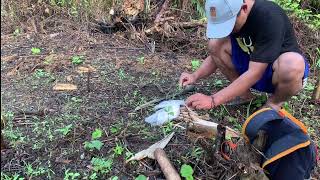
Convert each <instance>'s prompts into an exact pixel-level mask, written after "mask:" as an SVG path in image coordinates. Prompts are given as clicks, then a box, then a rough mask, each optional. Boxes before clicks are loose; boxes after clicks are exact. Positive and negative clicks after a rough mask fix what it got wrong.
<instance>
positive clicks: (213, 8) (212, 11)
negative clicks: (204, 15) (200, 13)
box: [210, 7, 217, 18]
mask: <svg viewBox="0 0 320 180" xmlns="http://www.w3.org/2000/svg"><path fill="white" fill-rule="evenodd" d="M210 15H211V17H213V18H215V17H217V12H216V7H210Z"/></svg>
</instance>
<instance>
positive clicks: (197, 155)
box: [191, 147, 203, 159]
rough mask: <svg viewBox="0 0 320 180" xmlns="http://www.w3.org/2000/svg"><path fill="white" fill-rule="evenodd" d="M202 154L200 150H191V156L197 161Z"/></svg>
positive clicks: (198, 148) (197, 148) (195, 148)
mask: <svg viewBox="0 0 320 180" xmlns="http://www.w3.org/2000/svg"><path fill="white" fill-rule="evenodd" d="M202 153H203V150H202V148H200V147H194V148H192V152H191V156H193V157H195V158H196V159H199V158H200V156H201V154H202Z"/></svg>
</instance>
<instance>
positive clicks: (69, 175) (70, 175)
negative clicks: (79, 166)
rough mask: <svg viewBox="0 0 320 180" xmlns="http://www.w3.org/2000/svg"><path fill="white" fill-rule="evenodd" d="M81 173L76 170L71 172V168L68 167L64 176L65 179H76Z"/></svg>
mask: <svg viewBox="0 0 320 180" xmlns="http://www.w3.org/2000/svg"><path fill="white" fill-rule="evenodd" d="M79 176H80V174H79V173H77V172H76V173H74V172H69V169H67V170H66V171H65V172H64V178H63V180H74V179H76V178H77V177H79Z"/></svg>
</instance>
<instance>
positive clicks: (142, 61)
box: [138, 56, 144, 64]
mask: <svg viewBox="0 0 320 180" xmlns="http://www.w3.org/2000/svg"><path fill="white" fill-rule="evenodd" d="M138 62H139V63H140V64H144V56H141V57H138Z"/></svg>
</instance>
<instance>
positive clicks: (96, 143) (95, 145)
mask: <svg viewBox="0 0 320 180" xmlns="http://www.w3.org/2000/svg"><path fill="white" fill-rule="evenodd" d="M102 146H103V142H101V141H100V140H92V141H90V142H88V141H86V142H84V148H86V149H89V150H90V151H93V150H94V149H97V150H99V151H100V150H101V148H102Z"/></svg>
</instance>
